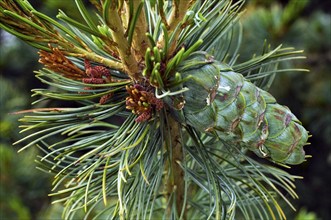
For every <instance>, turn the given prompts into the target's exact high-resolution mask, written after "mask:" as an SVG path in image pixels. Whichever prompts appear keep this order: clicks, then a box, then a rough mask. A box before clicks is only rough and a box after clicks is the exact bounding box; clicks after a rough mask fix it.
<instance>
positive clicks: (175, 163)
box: [165, 115, 187, 219]
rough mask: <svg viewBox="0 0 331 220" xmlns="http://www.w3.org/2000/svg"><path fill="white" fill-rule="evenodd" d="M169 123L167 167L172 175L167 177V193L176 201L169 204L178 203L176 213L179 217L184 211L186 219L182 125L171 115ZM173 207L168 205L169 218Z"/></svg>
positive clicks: (169, 197)
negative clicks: (182, 165)
mask: <svg viewBox="0 0 331 220" xmlns="http://www.w3.org/2000/svg"><path fill="white" fill-rule="evenodd" d="M168 123H169V129H170V134H169V135H170V137H168V138H169V139H170V140H171V141H170V146H169V147H170V148H171V149H168V151H169V154H170V158H169V163H168V164H167V166H168V168H167V169H168V170H169V173H170V176H169V177H168V179H167V178H166V179H165V181H166V182H165V186H166V191H167V192H166V194H167V195H168V199H173V200H174V202H170V203H169V204H176V215H177V216H178V217H179V216H181V213H182V212H183V215H182V216H183V219H186V218H185V216H186V211H187V210H186V209H187V207H186V204H185V203H184V195H185V193H184V192H185V180H184V177H185V173H184V170H183V169H182V167H181V166H180V164H182V163H183V160H184V155H183V146H182V138H181V132H180V125H179V123H178V122H177V121H176V120H175V119H173V117H172V116H171V115H169V116H168ZM170 195H173V196H170ZM171 209H173V207H168V215H169V216H168V217H169V218H171V214H173V213H172V212H171Z"/></svg>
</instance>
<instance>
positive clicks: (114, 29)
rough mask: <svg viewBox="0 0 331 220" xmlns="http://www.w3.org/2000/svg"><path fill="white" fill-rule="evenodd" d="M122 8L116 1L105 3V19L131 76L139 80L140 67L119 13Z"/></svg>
mask: <svg viewBox="0 0 331 220" xmlns="http://www.w3.org/2000/svg"><path fill="white" fill-rule="evenodd" d="M120 10H122V8H118V6H117V3H116V2H115V1H110V0H108V1H105V2H104V4H103V14H104V19H105V21H106V24H107V25H108V26H109V28H110V29H111V33H112V36H113V38H114V39H113V40H114V42H115V43H116V44H117V49H118V54H119V56H120V59H121V61H122V63H123V64H124V66H125V69H126V72H127V73H128V75H129V76H130V77H131V78H133V79H135V80H139V72H140V68H139V65H138V62H137V61H136V59H135V57H134V54H133V51H132V49H131V47H130V45H129V42H128V40H127V39H126V37H125V30H124V28H123V23H122V19H121V17H120V15H119V13H120V12H119V11H120Z"/></svg>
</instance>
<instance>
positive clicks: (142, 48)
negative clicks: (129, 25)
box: [132, 1, 148, 61]
mask: <svg viewBox="0 0 331 220" xmlns="http://www.w3.org/2000/svg"><path fill="white" fill-rule="evenodd" d="M139 4H141V3H140V2H139V1H133V11H134V13H135V12H137V9H138V7H139ZM147 30H148V27H147V22H146V16H145V9H144V7H142V9H141V12H140V13H139V15H138V18H137V23H136V25H135V28H134V32H133V42H132V47H133V50H134V53H135V57H136V59H137V60H138V61H141V60H143V59H144V56H145V52H146V50H147V47H148V39H147V37H146V35H145V33H146V32H147Z"/></svg>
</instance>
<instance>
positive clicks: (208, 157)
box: [0, 0, 305, 219]
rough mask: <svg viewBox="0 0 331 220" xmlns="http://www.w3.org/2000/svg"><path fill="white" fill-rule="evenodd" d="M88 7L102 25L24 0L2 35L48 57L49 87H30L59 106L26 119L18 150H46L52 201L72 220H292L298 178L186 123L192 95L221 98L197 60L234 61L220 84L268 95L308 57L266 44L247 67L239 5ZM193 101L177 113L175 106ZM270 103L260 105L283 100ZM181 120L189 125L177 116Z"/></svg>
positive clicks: (1, 6)
mask: <svg viewBox="0 0 331 220" xmlns="http://www.w3.org/2000/svg"><path fill="white" fill-rule="evenodd" d="M91 2H92V3H93V5H94V6H95V7H96V11H97V15H96V16H95V15H94V14H92V13H90V12H89V11H88V9H87V8H86V7H85V5H84V4H83V2H82V1H78V0H77V1H75V3H76V6H77V9H78V11H79V12H80V15H81V18H82V19H81V20H82V21H77V20H74V19H72V18H71V17H69V16H68V15H67V14H65V13H64V12H62V11H60V12H59V14H58V16H57V18H58V19H60V20H61V22H59V21H56V20H55V19H53V18H51V17H49V16H47V15H45V14H43V13H41V12H38V11H36V10H35V9H34V8H33V7H32V6H31V5H30V4H29V3H28V2H27V1H20V0H18V1H12V0H5V1H3V2H1V3H0V18H1V19H2V20H3V21H4V22H3V23H1V24H0V27H1V28H3V29H4V30H6V31H8V32H10V33H11V34H13V35H15V36H17V37H19V38H21V39H22V40H24V41H26V42H27V43H28V44H30V45H32V46H33V47H36V48H38V49H40V50H41V51H40V56H41V58H42V59H41V62H42V63H43V64H44V65H45V68H44V69H42V70H39V71H37V72H36V77H37V78H38V79H39V80H40V81H41V82H42V83H44V84H45V85H48V88H45V89H34V90H33V96H37V97H39V99H38V100H37V101H35V102H34V103H33V104H37V103H43V102H45V101H50V100H56V101H58V102H57V103H60V105H59V106H49V107H45V108H34V109H31V110H25V111H20V112H17V114H25V115H24V117H23V118H21V119H20V121H21V123H22V125H21V126H20V127H21V128H22V132H29V133H28V134H26V136H25V137H23V138H21V139H20V140H19V141H17V142H16V144H23V147H22V148H21V150H20V151H22V150H25V149H28V148H30V147H31V146H37V147H38V148H39V149H40V151H41V152H42V155H40V156H39V157H38V165H39V169H41V170H44V171H45V172H48V173H52V174H54V181H53V189H52V191H53V193H51V195H52V196H57V197H56V198H57V200H56V201H55V202H54V203H63V204H64V210H63V218H64V219H75V218H80V217H81V215H84V216H85V218H89V217H94V218H95V219H100V218H101V217H102V216H107V217H108V218H121V219H131V218H137V219H139V218H141V219H148V218H149V219H152V218H170V219H186V218H187V219H192V218H201V219H208V218H212V219H225V218H227V219H234V218H237V217H239V218H245V219H285V218H286V217H285V214H284V212H283V210H282V208H281V207H280V205H279V201H278V198H280V199H282V200H283V201H285V202H286V203H287V204H288V205H289V206H290V207H292V205H291V203H290V201H289V200H288V198H287V197H286V196H285V194H288V195H289V196H291V197H293V198H297V195H296V193H295V192H294V187H295V186H294V183H293V182H294V180H295V179H297V178H299V177H297V176H294V175H291V174H289V173H287V172H285V171H283V170H281V169H279V168H277V167H276V166H275V165H274V164H268V163H265V162H260V161H259V160H257V159H254V157H252V156H251V155H250V154H247V152H246V151H245V149H241V148H240V146H239V145H238V143H236V142H231V141H228V140H226V139H225V138H223V137H221V136H209V135H208V134H207V133H206V132H204V131H203V130H201V129H200V127H199V125H195V124H194V123H192V120H189V116H188V115H187V114H191V115H193V116H192V117H194V116H196V115H194V114H193V113H195V111H194V108H197V106H194V105H191V106H190V104H191V103H189V102H190V101H191V102H192V101H193V100H194V96H196V98H197V100H199V102H200V99H201V100H204V99H205V98H206V95H207V98H208V94H209V95H211V92H212V91H207V90H209V89H211V90H214V92H215V93H218V95H219V96H220V95H222V93H221V91H217V92H216V91H215V88H216V87H217V84H218V81H217V80H216V79H215V78H213V77H211V78H210V77H209V78H210V80H209V81H208V80H207V79H208V77H206V78H204V79H202V80H201V81H199V82H202V83H200V84H199V86H197V85H196V84H195V86H192V81H190V80H191V79H194V75H195V74H202V75H204V74H205V73H197V71H196V70H195V69H194V68H193V69H190V68H191V67H192V66H193V67H196V66H199V63H201V62H206V61H205V60H192V61H191V60H189V57H190V56H191V55H194V54H195V53H194V52H195V51H204V52H206V53H208V54H211V55H213V56H214V57H215V58H214V59H215V60H218V61H219V62H225V63H227V65H228V66H229V69H231V70H232V69H233V70H234V71H235V72H237V73H235V74H231V73H230V72H227V73H226V72H223V73H219V72H216V73H214V75H213V76H216V77H220V80H221V82H220V83H221V85H223V84H222V83H223V81H222V77H223V78H224V79H225V78H227V77H228V78H229V79H230V80H233V79H232V78H233V77H237V78H240V79H241V80H233V82H234V83H235V84H240V82H244V81H245V82H247V83H246V85H249V86H250V87H252V89H251V90H250V91H247V92H248V94H251V95H252V94H254V93H255V92H256V91H260V92H262V91H263V90H260V89H257V87H255V85H253V84H252V83H254V84H256V85H257V86H260V87H262V88H265V89H266V88H268V87H269V86H270V85H271V82H272V81H273V79H274V77H275V74H276V73H279V72H284V71H289V70H296V71H297V70H299V71H300V70H302V69H293V68H288V69H286V68H285V69H278V67H279V63H281V62H284V61H287V60H293V59H301V58H303V57H302V56H301V55H300V54H301V51H295V50H294V49H292V48H283V47H282V46H279V47H276V48H275V49H271V48H270V47H269V46H268V45H267V44H264V46H263V50H262V53H261V54H260V55H255V56H254V57H253V58H251V59H247V60H246V61H244V62H241V63H239V62H238V59H237V58H238V54H239V46H237V44H238V45H239V44H240V42H241V37H242V32H241V29H240V27H239V26H237V21H238V20H239V15H240V13H239V11H240V9H241V7H242V4H243V2H242V1H237V3H234V4H232V2H231V1H228V0H224V1H212V0H206V1H192V2H191V3H189V2H188V1H169V2H163V1H142V2H138V1H108V0H106V1H100V2H98V1H91ZM285 20H286V22H288V19H287V18H286V19H285ZM146 32H148V33H147V34H145V33H146ZM188 60H189V62H188ZM89 61H91V63H92V66H88V65H86V63H87V62H89ZM207 62H208V57H207ZM83 63H85V66H84V67H85V68H84V67H83ZM101 70H102V72H101ZM214 70H216V71H220V70H222V68H219V67H217V68H214ZM214 70H213V71H214ZM73 72H74V73H75V75H73ZM105 76H107V77H105ZM244 77H246V79H245V80H244ZM246 80H251V82H252V83H248V81H246ZM207 81H208V82H210V83H207V84H208V85H207V86H206V82H207ZM195 82H198V80H197V79H196V81H195ZM193 84H194V83H193ZM204 86H205V87H204ZM224 86H226V85H224ZM214 87H215V88H214ZM204 89H205V90H204ZM218 89H219V88H218ZM221 89H222V88H221ZM232 92H233V91H232ZM187 94H191V96H190V97H189V98H187V100H186V101H187V103H185V100H184V102H183V103H182V105H183V106H182V107H180V108H177V109H176V107H177V105H176V106H175V105H174V103H173V102H171V101H167V100H172V99H173V98H174V97H178V96H184V97H185V96H186V95H187ZM233 94H234V93H233ZM265 94H267V93H265ZM269 96H270V95H264V96H263V98H264V99H271V100H272V103H274V102H275V101H274V100H273V98H269ZM105 97H106V98H107V99H104V98H105ZM245 98H248V95H247V96H245ZM234 99H235V100H238V99H236V98H234ZM180 101H181V100H179V103H178V102H176V103H175V104H180ZM209 102H210V103H209V104H212V105H214V100H213V98H211V99H209ZM198 104H199V103H198ZM205 104H208V102H206V103H204V104H203V105H205ZM215 104H217V105H218V106H222V103H216V102H215ZM267 104H269V106H271V102H270V103H269V102H264V104H263V105H267ZM61 105H62V106H61ZM275 105H276V104H275ZM243 106H244V105H243ZM276 106H277V107H279V105H278V104H277V105H276ZM266 108H267V107H265V108H264V109H266ZM279 108H280V107H279ZM128 110H131V112H130V111H128ZM230 110H237V109H236V108H233V109H232V108H231V109H230ZM181 111H183V112H184V113H185V114H184V116H183V117H184V120H181V118H180V117H182V116H180V117H177V118H176V116H177V115H181ZM266 111H268V109H266ZM275 111H276V110H272V111H271V110H270V112H275ZM227 116H228V115H227ZM237 116H239V115H237ZM282 116H284V115H282ZM291 117H292V116H291ZM293 118H294V120H293V123H294V124H295V123H296V122H294V121H296V119H295V117H294V116H293ZM272 120H273V119H271V118H270V121H269V124H270V125H272V124H276V123H273V121H272ZM291 123H292V121H291ZM192 125H193V126H192ZM219 126H223V124H222V123H221V124H219ZM273 126H275V125H273ZM277 126H278V125H277ZM295 126H296V124H295ZM278 127H281V126H278ZM282 129H283V127H281V130H282ZM256 130H258V129H256ZM275 130H276V126H275ZM269 132H270V131H269ZM302 133H304V132H302ZM276 136H277V135H276ZM286 137H291V138H292V136H291V135H288V136H286ZM303 139H305V138H303ZM304 141H305V140H304ZM249 147H252V146H249ZM249 147H248V148H249ZM276 147H283V146H282V145H281V144H280V143H278V142H277V146H276ZM300 147H301V143H300ZM252 148H253V147H252ZM285 148H287V147H285ZM299 150H301V148H299ZM271 158H272V159H275V158H276V156H273V155H271ZM286 159H287V158H285V159H284V158H282V159H279V160H278V159H277V160H278V161H279V162H288V161H286ZM275 160H276V159H275ZM302 160H303V158H300V160H293V161H292V162H293V163H297V162H302ZM283 166H285V165H284V164H283ZM285 167H286V166H285ZM276 197H277V199H276ZM292 208H293V207H292ZM82 213H83V214H82Z"/></svg>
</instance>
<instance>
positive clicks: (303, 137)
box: [175, 52, 308, 164]
mask: <svg viewBox="0 0 331 220" xmlns="http://www.w3.org/2000/svg"><path fill="white" fill-rule="evenodd" d="M176 71H177V72H179V73H180V74H181V77H182V78H183V79H185V78H186V79H188V80H186V81H184V82H183V84H182V87H187V88H189V91H187V92H184V93H182V97H176V98H177V99H182V100H183V103H184V106H183V108H182V109H181V110H182V114H183V116H182V117H178V116H177V118H182V119H183V118H185V123H187V124H189V125H191V126H193V127H195V128H196V129H198V130H199V131H201V132H207V133H209V134H213V135H217V136H218V137H219V138H221V139H222V140H226V141H230V142H232V143H236V144H239V145H240V146H242V147H246V148H248V149H249V150H251V151H253V152H254V153H256V154H257V155H258V156H260V157H266V158H270V159H271V160H273V161H276V162H280V163H286V164H299V163H302V162H303V161H304V159H305V152H304V150H303V146H304V145H305V144H306V143H307V139H308V132H307V131H306V130H305V128H304V127H303V126H302V125H301V122H300V121H299V120H298V119H297V118H296V117H295V116H294V115H293V114H292V112H291V111H290V110H289V109H288V108H287V107H286V106H282V105H279V104H278V103H277V102H276V100H275V98H274V97H273V96H272V95H271V94H269V93H268V92H266V91H264V90H262V89H260V88H258V87H256V86H255V85H254V84H253V83H251V82H249V81H248V80H246V79H245V78H244V77H243V76H242V75H241V74H239V73H236V72H233V71H232V69H231V68H230V67H229V66H227V65H225V64H222V63H220V62H218V61H215V60H213V58H212V57H211V56H209V55H208V54H206V53H204V52H196V53H193V54H192V55H191V56H189V57H188V58H187V59H186V60H185V61H184V62H182V64H181V65H180V66H179V67H178V68H177V70H176ZM175 114H177V115H178V114H179V113H178V110H177V112H176V111H175ZM182 122H183V121H182Z"/></svg>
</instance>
